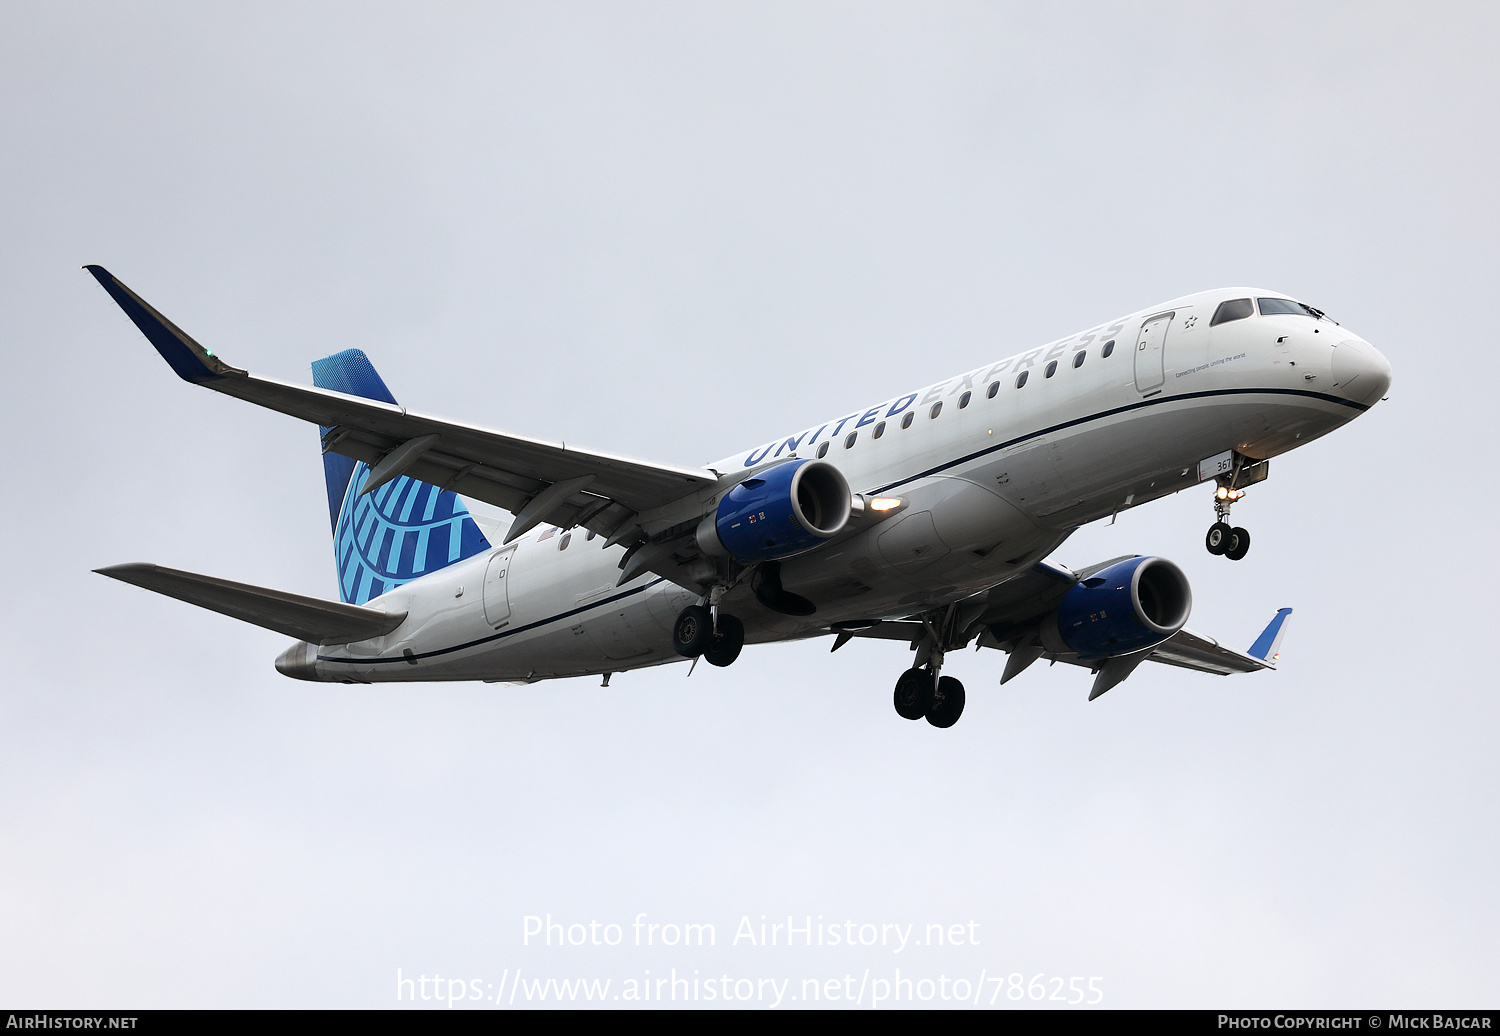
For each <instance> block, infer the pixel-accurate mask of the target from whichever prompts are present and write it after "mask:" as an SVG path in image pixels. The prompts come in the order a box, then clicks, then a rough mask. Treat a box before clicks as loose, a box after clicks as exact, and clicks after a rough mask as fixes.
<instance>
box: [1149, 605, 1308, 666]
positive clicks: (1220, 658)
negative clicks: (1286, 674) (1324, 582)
mask: <svg viewBox="0 0 1500 1036" xmlns="http://www.w3.org/2000/svg"><path fill="white" fill-rule="evenodd" d="M1290 614H1292V610H1291V609H1290V608H1282V609H1281V610H1280V611H1278V612H1277V613H1276V618H1274V619H1272V620H1271V626H1269V627H1267V632H1270V633H1272V636H1273V638H1274V639H1275V641H1276V645H1277V647H1279V646H1280V641H1281V636H1280V634H1281V631H1282V630H1283V629H1285V626H1286V618H1287V616H1288V615H1290ZM1273 627H1274V630H1273ZM1262 639H1264V634H1262ZM1260 644H1261V641H1260V640H1257V641H1256V643H1255V644H1254V645H1252V646H1251V648H1250V651H1248V652H1245V651H1236V650H1234V648H1230V647H1225V646H1224V645H1223V644H1220V643H1219V642H1218V641H1217V640H1215V639H1214V638H1213V637H1205V636H1204V635H1203V634H1201V633H1194V632H1193V631H1192V630H1190V629H1180V630H1178V631H1177V632H1176V633H1175V634H1173V635H1172V636H1171V637H1169V638H1168V639H1167V642H1166V643H1165V644H1161V645H1159V646H1158V647H1157V648H1156V649H1155V650H1154V651H1152V652H1151V654H1149V655H1147V656H1146V661H1148V662H1165V663H1166V664H1167V665H1175V666H1181V667H1182V668H1183V669H1196V670H1197V671H1198V672H1200V673H1213V674H1214V675H1216V676H1228V675H1230V674H1231V673H1253V672H1256V671H1257V670H1260V669H1275V668H1276V659H1277V658H1278V657H1280V656H1279V653H1276V652H1268V653H1267V654H1266V655H1256V654H1255V650H1256V647H1257V646H1259V645H1260Z"/></svg>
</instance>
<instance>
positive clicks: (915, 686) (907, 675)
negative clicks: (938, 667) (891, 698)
mask: <svg viewBox="0 0 1500 1036" xmlns="http://www.w3.org/2000/svg"><path fill="white" fill-rule="evenodd" d="M932 699H933V693H932V674H931V673H930V672H928V671H927V670H926V669H908V670H907V671H906V672H904V673H902V674H901V679H899V680H897V681H896V715H898V716H900V717H901V718H902V719H921V718H922V717H923V716H925V715H927V710H928V709H929V708H931V707H932Z"/></svg>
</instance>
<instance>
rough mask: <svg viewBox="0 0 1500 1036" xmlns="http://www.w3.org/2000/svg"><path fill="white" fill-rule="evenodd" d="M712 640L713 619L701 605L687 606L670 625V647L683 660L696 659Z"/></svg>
mask: <svg viewBox="0 0 1500 1036" xmlns="http://www.w3.org/2000/svg"><path fill="white" fill-rule="evenodd" d="M713 640H714V617H713V616H712V615H710V614H709V611H708V609H707V608H705V607H703V606H702V605H699V604H690V605H688V606H687V607H686V608H684V609H682V611H681V612H679V613H678V615H677V621H676V622H674V623H672V646H673V647H674V648H676V649H677V653H678V654H679V655H681V656H682V657H683V658H697V657H698V656H699V655H701V654H703V652H704V651H706V650H707V649H708V647H709V645H711V644H712V643H713Z"/></svg>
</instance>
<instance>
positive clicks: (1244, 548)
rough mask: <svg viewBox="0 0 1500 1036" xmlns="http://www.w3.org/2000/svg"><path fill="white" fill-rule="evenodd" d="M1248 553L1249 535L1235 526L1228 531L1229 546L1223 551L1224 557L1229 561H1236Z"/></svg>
mask: <svg viewBox="0 0 1500 1036" xmlns="http://www.w3.org/2000/svg"><path fill="white" fill-rule="evenodd" d="M1248 553H1250V534H1249V533H1248V532H1246V531H1245V530H1244V529H1241V528H1239V527H1238V526H1236V527H1235V528H1233V529H1231V530H1230V531H1229V546H1228V547H1226V548H1225V549H1224V556H1225V557H1226V558H1228V559H1229V560H1230V561H1238V560H1239V559H1240V558H1242V557H1244V556H1245V555H1246V554H1248Z"/></svg>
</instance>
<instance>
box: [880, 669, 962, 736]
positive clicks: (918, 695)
mask: <svg viewBox="0 0 1500 1036" xmlns="http://www.w3.org/2000/svg"><path fill="white" fill-rule="evenodd" d="M895 704H896V715H898V716H900V717H901V718H902V719H912V720H916V719H921V718H922V717H923V716H926V717H927V722H928V723H931V724H932V725H933V726H935V727H945V728H946V727H951V726H953V724H955V723H957V722H958V717H960V716H962V715H963V714H964V685H963V684H961V683H959V682H958V681H957V680H955V679H954V678H953V677H951V676H939V675H938V674H937V670H935V669H933V668H932V667H930V666H928V667H926V668H918V669H908V670H907V671H906V672H904V673H902V674H901V679H899V680H897V681H896V697H895Z"/></svg>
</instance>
